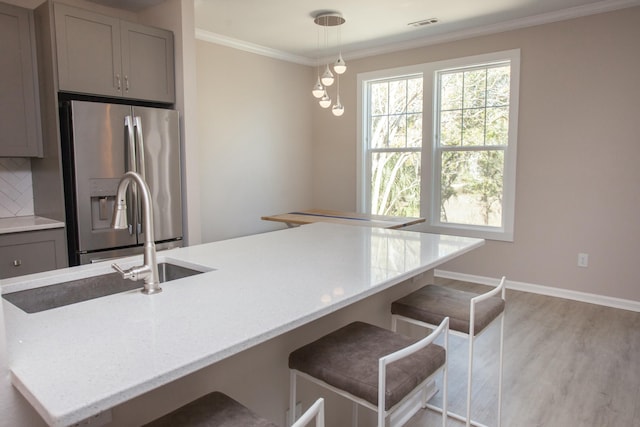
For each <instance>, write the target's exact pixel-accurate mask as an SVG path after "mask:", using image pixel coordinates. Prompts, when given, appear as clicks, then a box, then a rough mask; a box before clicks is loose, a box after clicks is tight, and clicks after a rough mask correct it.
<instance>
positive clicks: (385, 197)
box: [371, 152, 420, 216]
mask: <svg viewBox="0 0 640 427" xmlns="http://www.w3.org/2000/svg"><path fill="white" fill-rule="evenodd" d="M371 213H372V214H377V215H397V216H420V153H416V152H406V153H372V156H371Z"/></svg>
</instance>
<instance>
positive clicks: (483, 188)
mask: <svg viewBox="0 0 640 427" xmlns="http://www.w3.org/2000/svg"><path fill="white" fill-rule="evenodd" d="M441 168H442V169H441V170H442V175H441V186H440V202H441V204H440V206H441V210H440V221H442V222H446V223H456V224H466V225H487V226H492V227H500V226H501V225H502V190H503V188H502V187H503V186H502V183H503V172H504V151H502V150H487V151H445V152H443V153H442V157H441Z"/></svg>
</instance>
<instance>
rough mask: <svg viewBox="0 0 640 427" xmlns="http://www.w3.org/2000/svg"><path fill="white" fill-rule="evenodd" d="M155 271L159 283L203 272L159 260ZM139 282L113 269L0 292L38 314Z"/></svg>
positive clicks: (141, 284) (104, 294) (129, 286)
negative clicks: (23, 289) (43, 284)
mask: <svg viewBox="0 0 640 427" xmlns="http://www.w3.org/2000/svg"><path fill="white" fill-rule="evenodd" d="M158 273H159V274H160V282H162V283H164V282H169V281H172V280H177V279H182V278H183V277H189V276H193V275H195V274H201V273H204V271H200V270H195V269H192V268H187V267H183V266H181V265H177V264H173V263H170V262H160V263H158ZM143 285H144V282H143V281H142V280H140V281H137V282H133V281H131V280H127V279H123V278H122V276H121V275H120V273H116V272H113V273H106V274H101V275H98V276H91V277H85V278H84V279H77V280H71V281H68V282H62V283H56V284H54V285H49V286H43V287H40V288H34V289H27V290H25V291H18V292H11V293H7V294H4V295H2V297H3V298H4V299H6V300H7V301H9V302H10V303H11V304H13V305H15V306H16V307H18V308H20V309H22V310H23V311H25V312H27V313H38V312H40V311H45V310H50V309H52V308H56V307H62V306H65V305H69V304H75V303H77V302H82V301H87V300H90V299H94V298H100V297H104V296H107V295H112V294H117V293H119V292H124V291H129V290H132V289H138V288H142V286H143Z"/></svg>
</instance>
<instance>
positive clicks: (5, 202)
mask: <svg viewBox="0 0 640 427" xmlns="http://www.w3.org/2000/svg"><path fill="white" fill-rule="evenodd" d="M26 215H33V186H32V181H31V160H30V159H28V158H23V157H20V158H9V157H2V158H0V218H9V217H14V216H26Z"/></svg>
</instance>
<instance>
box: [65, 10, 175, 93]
mask: <svg viewBox="0 0 640 427" xmlns="http://www.w3.org/2000/svg"><path fill="white" fill-rule="evenodd" d="M54 13H55V28H56V50H57V58H58V86H59V90H61V91H66V92H77V93H84V94H92V95H104V96H112V97H122V98H132V99H141V100H149V101H158V102H167V103H173V102H175V88H174V56H173V33H172V32H171V31H166V30H162V29H159V28H152V27H147V26H145V25H140V24H135V23H131V22H126V21H122V20H120V19H117V18H113V17H110V16H105V15H102V14H99V13H94V12H90V11H87V10H83V9H78V8H75V7H72V6H68V5H65V4H60V3H55V4H54Z"/></svg>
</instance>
